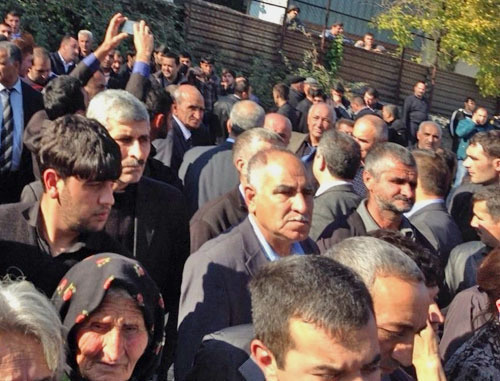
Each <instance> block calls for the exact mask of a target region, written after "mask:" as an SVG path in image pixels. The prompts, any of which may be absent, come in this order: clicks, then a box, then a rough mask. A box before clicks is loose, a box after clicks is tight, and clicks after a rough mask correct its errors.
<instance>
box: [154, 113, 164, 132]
mask: <svg viewBox="0 0 500 381" xmlns="http://www.w3.org/2000/svg"><path fill="white" fill-rule="evenodd" d="M165 120H166V117H165V114H162V113H160V114H156V115H155V116H154V118H153V120H152V121H151V127H153V128H155V129H157V130H159V129H161V128H162V126H163V125H164V123H165Z"/></svg>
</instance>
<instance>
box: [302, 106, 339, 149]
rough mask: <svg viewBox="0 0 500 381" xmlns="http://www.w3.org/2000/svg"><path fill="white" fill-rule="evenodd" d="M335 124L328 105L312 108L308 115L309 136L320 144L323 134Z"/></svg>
mask: <svg viewBox="0 0 500 381" xmlns="http://www.w3.org/2000/svg"><path fill="white" fill-rule="evenodd" d="M334 122H335V121H334V120H333V117H332V113H331V111H330V109H329V108H328V106H327V105H326V104H318V105H317V106H312V107H311V108H310V110H309V114H308V115H307V128H308V129H309V135H310V136H311V138H314V140H316V141H318V142H319V140H320V139H321V136H323V132H325V131H326V130H328V129H330V128H331V127H332V125H333V123H334ZM311 140H312V139H311Z"/></svg>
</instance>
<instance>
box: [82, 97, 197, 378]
mask: <svg viewBox="0 0 500 381" xmlns="http://www.w3.org/2000/svg"><path fill="white" fill-rule="evenodd" d="M87 117H89V118H93V119H97V120H98V121H99V122H100V123H101V124H102V125H103V126H104V127H106V129H107V130H108V132H109V134H110V135H111V137H112V138H113V139H114V140H115V141H116V143H118V146H119V147H120V152H121V165H122V172H121V174H120V177H119V178H118V180H117V181H116V182H115V184H114V198H115V204H114V205H113V208H112V209H111V213H110V215H109V219H108V221H107V223H106V226H105V228H104V230H105V231H106V232H107V233H108V234H109V235H111V236H112V237H113V238H115V239H116V240H117V241H118V242H121V243H122V244H123V246H125V248H126V249H127V250H128V251H129V252H130V253H131V254H132V255H133V257H134V258H136V259H137V260H138V261H140V262H141V263H142V264H143V265H144V267H145V268H146V270H147V271H148V273H149V275H150V276H151V277H152V278H153V280H154V281H155V282H156V284H157V285H158V287H159V289H160V291H161V293H162V295H163V299H164V301H165V310H166V311H167V312H168V313H169V319H168V323H167V326H166V335H167V336H166V337H167V339H166V342H167V344H166V347H165V349H164V358H163V362H162V365H161V366H162V368H161V370H160V374H165V372H166V371H167V369H168V367H169V365H170V363H171V362H172V361H173V356H172V354H173V350H174V347H175V340H176V339H175V338H176V335H177V321H176V317H177V310H178V306H179V296H180V284H181V275H182V267H183V265H184V262H185V260H186V257H187V255H188V254H189V223H188V217H187V213H186V210H187V208H186V202H185V200H184V197H183V195H182V194H181V192H180V191H179V190H178V189H177V188H174V187H172V186H170V185H168V184H166V183H163V182H160V181H156V180H154V179H152V178H149V177H146V176H144V175H143V174H144V169H145V165H146V160H147V159H148V156H149V153H150V150H151V140H150V119H149V114H148V111H147V110H146V107H145V106H144V104H143V103H141V101H139V100H138V99H137V98H136V97H134V96H133V95H132V94H130V93H128V92H127V91H124V90H106V91H103V92H101V93H99V94H97V95H96V96H95V97H94V98H92V100H91V101H90V103H89V107H88V109H87Z"/></svg>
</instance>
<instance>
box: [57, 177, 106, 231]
mask: <svg viewBox="0 0 500 381" xmlns="http://www.w3.org/2000/svg"><path fill="white" fill-rule="evenodd" d="M113 184H114V182H113V181H87V180H82V179H79V178H77V177H74V176H70V177H68V178H66V179H65V180H63V179H59V180H58V182H57V187H58V190H59V204H60V210H61V219H62V221H63V222H64V225H65V228H66V229H68V230H71V231H74V232H78V233H82V232H96V231H100V230H102V229H103V228H104V225H105V224H106V221H107V220H108V216H109V212H110V211H111V207H112V206H113V204H114V202H115V200H114V198H113Z"/></svg>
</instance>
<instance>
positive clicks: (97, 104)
mask: <svg viewBox="0 0 500 381" xmlns="http://www.w3.org/2000/svg"><path fill="white" fill-rule="evenodd" d="M87 118H91V119H95V120H97V121H98V122H99V123H101V124H102V125H103V126H104V127H106V128H108V120H109V119H113V120H117V121H121V122H129V121H130V122H136V121H143V120H145V121H147V122H148V123H149V114H148V110H146V106H144V104H143V103H142V102H141V101H139V100H138V99H137V98H136V97H134V96H133V95H132V94H130V93H129V92H127V91H125V90H106V91H103V92H100V93H99V94H97V95H96V96H95V97H94V98H92V100H91V101H90V103H89V107H88V109H87Z"/></svg>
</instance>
